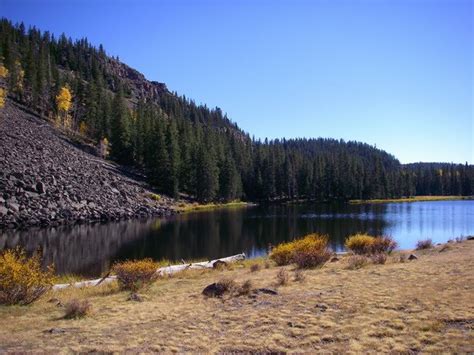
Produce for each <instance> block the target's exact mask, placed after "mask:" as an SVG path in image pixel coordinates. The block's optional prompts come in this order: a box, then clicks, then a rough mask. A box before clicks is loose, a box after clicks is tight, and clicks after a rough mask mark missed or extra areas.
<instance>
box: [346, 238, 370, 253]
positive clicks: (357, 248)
mask: <svg viewBox="0 0 474 355" xmlns="http://www.w3.org/2000/svg"><path fill="white" fill-rule="evenodd" d="M374 239H375V238H374V237H371V236H370V235H367V234H356V235H352V236H350V237H349V238H347V240H346V242H345V243H344V245H345V247H346V248H347V249H349V250H351V251H352V252H353V253H355V254H369V253H370V252H371V248H372V244H373V242H374Z"/></svg>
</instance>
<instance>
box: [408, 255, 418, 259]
mask: <svg viewBox="0 0 474 355" xmlns="http://www.w3.org/2000/svg"><path fill="white" fill-rule="evenodd" d="M417 259H418V257H417V256H416V255H415V254H410V256H409V257H408V260H417Z"/></svg>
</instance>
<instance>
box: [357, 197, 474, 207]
mask: <svg viewBox="0 0 474 355" xmlns="http://www.w3.org/2000/svg"><path fill="white" fill-rule="evenodd" d="M473 199H474V196H413V197H404V198H387V199H373V200H349V203H350V204H354V205H358V204H366V203H390V202H429V201H456V200H473Z"/></svg>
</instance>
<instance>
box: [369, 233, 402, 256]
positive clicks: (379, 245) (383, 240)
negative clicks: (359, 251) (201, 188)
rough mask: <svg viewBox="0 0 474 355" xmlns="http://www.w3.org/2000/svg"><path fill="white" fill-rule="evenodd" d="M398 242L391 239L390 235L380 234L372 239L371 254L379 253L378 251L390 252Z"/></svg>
mask: <svg viewBox="0 0 474 355" xmlns="http://www.w3.org/2000/svg"><path fill="white" fill-rule="evenodd" d="M397 246H398V243H397V242H396V241H394V240H393V238H392V237H390V236H380V237H376V238H374V240H373V241H372V248H371V253H372V254H380V253H389V254H390V253H391V252H392V251H393V250H394V249H395V248H396V247H397Z"/></svg>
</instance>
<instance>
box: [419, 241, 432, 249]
mask: <svg viewBox="0 0 474 355" xmlns="http://www.w3.org/2000/svg"><path fill="white" fill-rule="evenodd" d="M431 248H433V241H432V240H431V239H425V240H419V241H418V242H416V250H422V249H431Z"/></svg>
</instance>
